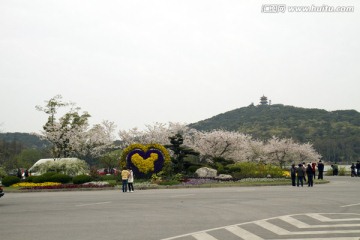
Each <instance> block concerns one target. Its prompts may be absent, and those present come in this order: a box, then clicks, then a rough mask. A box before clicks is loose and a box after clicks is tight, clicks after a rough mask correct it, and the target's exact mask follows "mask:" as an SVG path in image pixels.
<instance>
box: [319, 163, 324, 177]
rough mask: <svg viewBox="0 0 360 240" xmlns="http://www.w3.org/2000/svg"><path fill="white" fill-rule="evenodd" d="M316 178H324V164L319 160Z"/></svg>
mask: <svg viewBox="0 0 360 240" xmlns="http://www.w3.org/2000/svg"><path fill="white" fill-rule="evenodd" d="M318 172H319V173H318V179H324V164H323V163H322V162H321V160H320V161H319V162H318Z"/></svg>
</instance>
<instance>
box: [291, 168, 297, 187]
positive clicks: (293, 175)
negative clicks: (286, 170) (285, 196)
mask: <svg viewBox="0 0 360 240" xmlns="http://www.w3.org/2000/svg"><path fill="white" fill-rule="evenodd" d="M290 176H291V183H292V185H293V186H294V187H295V186H296V183H295V180H296V167H295V164H292V165H291V168H290Z"/></svg>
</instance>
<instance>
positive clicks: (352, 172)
mask: <svg viewBox="0 0 360 240" xmlns="http://www.w3.org/2000/svg"><path fill="white" fill-rule="evenodd" d="M350 168H351V177H356V172H355V169H356V166H355V163H352V164H351V167H350Z"/></svg>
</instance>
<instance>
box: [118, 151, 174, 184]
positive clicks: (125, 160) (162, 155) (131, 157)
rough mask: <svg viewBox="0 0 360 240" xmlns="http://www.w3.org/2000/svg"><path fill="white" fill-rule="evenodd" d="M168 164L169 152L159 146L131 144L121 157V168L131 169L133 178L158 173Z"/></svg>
mask: <svg viewBox="0 0 360 240" xmlns="http://www.w3.org/2000/svg"><path fill="white" fill-rule="evenodd" d="M169 162H170V155H169V152H168V151H167V150H166V148H165V147H163V146H162V145H160V144H148V145H142V144H132V145H130V146H129V147H127V148H126V149H125V150H124V151H123V154H122V157H121V163H120V164H121V167H125V166H127V167H131V168H132V170H133V171H134V174H135V176H140V177H144V176H146V175H149V174H152V173H158V172H160V171H161V170H162V168H163V167H164V165H165V164H166V163H169Z"/></svg>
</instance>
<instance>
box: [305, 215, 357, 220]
mask: <svg viewBox="0 0 360 240" xmlns="http://www.w3.org/2000/svg"><path fill="white" fill-rule="evenodd" d="M339 214H340V213H339ZM344 214H346V213H344ZM306 215H307V216H309V217H312V218H314V219H316V220H319V221H320V222H348V221H360V218H346V219H341V218H340V219H333V218H328V217H325V216H323V215H320V214H319V213H309V214H306Z"/></svg>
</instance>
